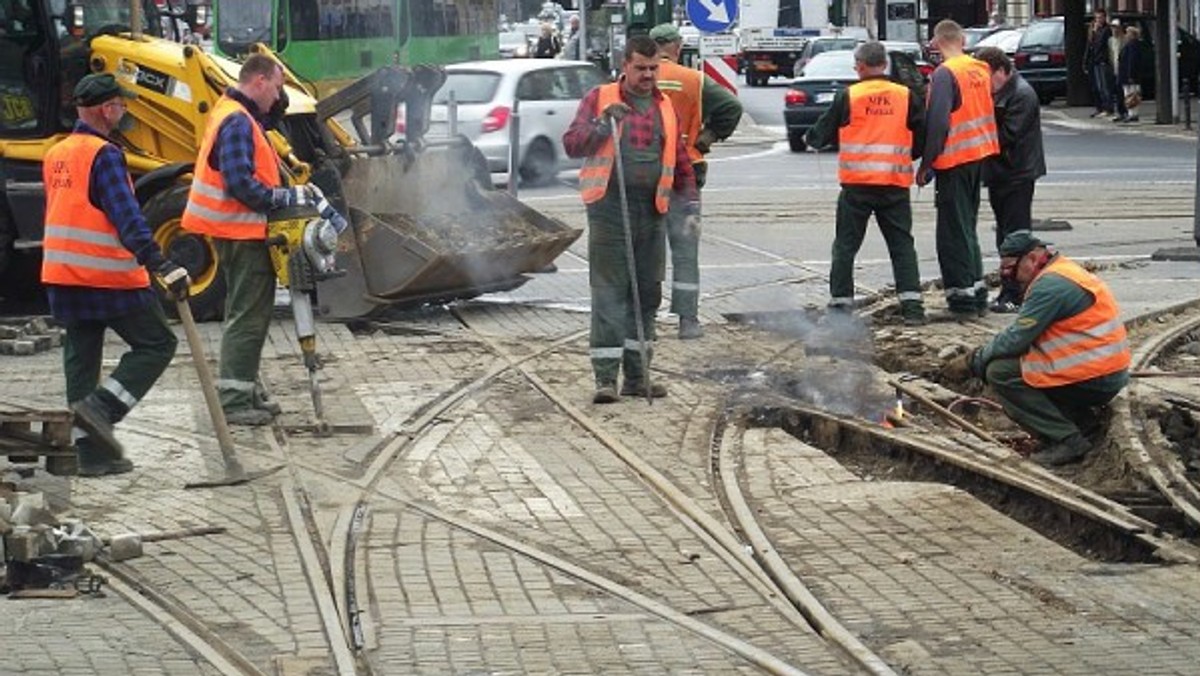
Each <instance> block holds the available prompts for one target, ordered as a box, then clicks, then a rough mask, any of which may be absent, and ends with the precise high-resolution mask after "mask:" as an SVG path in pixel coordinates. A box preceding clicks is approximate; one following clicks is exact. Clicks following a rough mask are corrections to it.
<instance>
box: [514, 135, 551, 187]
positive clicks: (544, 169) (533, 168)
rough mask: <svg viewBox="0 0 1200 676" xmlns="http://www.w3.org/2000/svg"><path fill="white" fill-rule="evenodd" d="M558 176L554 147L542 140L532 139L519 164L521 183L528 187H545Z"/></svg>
mask: <svg viewBox="0 0 1200 676" xmlns="http://www.w3.org/2000/svg"><path fill="white" fill-rule="evenodd" d="M557 175H558V161H557V160H556V159H555V158H554V146H552V145H550V142H549V141H547V140H546V139H544V138H538V139H534V141H533V143H530V144H529V150H526V151H525V159H524V161H522V162H521V182H522V183H525V184H528V185H546V184H547V183H549V182H551V181H553V180H554V177H555V176H557Z"/></svg>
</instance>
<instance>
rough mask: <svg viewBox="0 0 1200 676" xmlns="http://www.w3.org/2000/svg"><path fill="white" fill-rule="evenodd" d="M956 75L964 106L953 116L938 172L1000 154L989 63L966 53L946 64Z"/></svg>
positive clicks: (952, 112)
mask: <svg viewBox="0 0 1200 676" xmlns="http://www.w3.org/2000/svg"><path fill="white" fill-rule="evenodd" d="M942 65H943V66H945V67H946V68H948V69H949V70H950V73H951V74H952V75H953V76H954V81H955V82H956V83H957V84H958V92H959V95H960V96H961V97H962V105H961V106H959V107H958V110H954V111H951V113H950V131H949V132H948V133H947V134H946V144H945V145H944V146H943V147H942V154H941V155H938V156H937V158H936V159H934V161H933V168H934V169H951V168H953V167H957V166H959V165H963V164H967V163H968V162H974V161H976V160H982V159H983V158H985V157H990V156H992V155H995V154H997V153H999V152H1000V140H999V139H1000V137H999V136H998V135H997V133H996V118H995V111H994V109H993V107H992V74H991V71H990V70H988V66H987V64H986V63H984V62H982V61H980V60H978V59H975V58H972V57H970V56H967V55H966V54H963V55H961V56H956V57H954V58H953V59H950V60H948V61H945V62H943V63H942Z"/></svg>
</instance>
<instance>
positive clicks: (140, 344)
mask: <svg viewBox="0 0 1200 676" xmlns="http://www.w3.org/2000/svg"><path fill="white" fill-rule="evenodd" d="M133 96H134V95H133V93H132V92H130V91H128V90H126V89H123V88H122V87H121V86H120V85H119V84H118V83H117V80H116V78H115V77H113V76H112V75H110V74H107V73H106V74H95V73H93V74H91V75H86V76H84V77H83V78H82V79H81V80H80V81H79V84H78V85H76V87H75V90H74V99H73V102H74V104H75V107H76V110H77V111H78V114H79V120H78V121H77V122H76V123H75V128H74V129H73V130H72V132H71V134H70V135H69V136H67V137H66V138H65V139H63V140H62V141H60V142H59V143H58V144H56V145H55V146H54V147H53V148H51V149H50V150H49V151H48V152H47V153H46V159H45V162H44V163H43V166H42V178H43V181H44V182H45V186H46V228H45V235H44V238H43V239H42V250H43V259H42V275H41V278H42V283H43V284H44V285H45V286H46V293H47V296H48V297H49V301H50V312H51V314H53V316H54V318H55V319H57V320H58V321H59V322H61V323H62V325H63V326H64V327H65V328H66V331H65V334H64V338H63V371H64V373H65V375H66V381H67V401H68V402H70V403H71V408H72V409H73V410H74V412H75V424H76V425H77V426H78V428H77V429H76V430H73V431H72V436H73V441H74V443H75V446H76V449H77V451H78V455H79V474H80V475H81V476H102V475H106V474H121V473H124V472H128V471H130V470H132V469H133V463H132V462H131V461H130V460H129V459H128V458H126V457H125V453H124V449H123V448H122V447H121V444H120V442H119V441H117V438H116V436H115V435H114V434H113V425H115V424H116V423H118V422H120V421H121V419H123V418H124V417H125V416H126V415H127V414H128V413H129V411H130V409H132V408H133V407H134V406H135V405H137V403H138V402H139V401H141V399H142V398H143V397H145V396H146V393H147V392H149V391H150V388H151V387H152V386H153V385H154V383H155V382H156V381H157V380H158V377H159V376H160V375H162V372H163V371H164V370H166V368H167V366H168V365H169V364H170V363H171V358H172V357H174V356H175V347H176V344H177V342H178V341H177V339H176V338H175V333H174V332H172V331H171V327H169V326H168V325H167V318H166V315H165V314H164V313H163V309H162V306H161V305H160V304H159V301H158V297H157V295H156V294H155V292H154V290H153V289H151V288H150V275H149V274H148V273H147V270H149V271H150V272H153V273H154V275H155V276H156V277H158V279H159V281H160V283H162V284H163V285H164V286H165V287H166V288H167V289H168V291H169V292H170V293H172V294H174V295H176V297H180V298H182V297H186V296H187V291H188V284H189V281H188V276H187V271H185V270H184V269H183V268H182V267H180V266H178V265H176V264H175V263H173V262H171V260H170V259H168V258H166V257H165V256H163V253H162V250H161V249H160V248H159V246H158V244H157V243H156V242H155V241H154V239H153V237H152V236H151V234H150V228H149V226H148V225H147V224H146V219H145V217H143V216H142V212H141V209H140V207H139V206H138V202H137V199H136V198H135V197H134V194H133V183H132V181H131V180H130V177H129V169H128V167H127V166H126V164H125V155H124V153H123V152H122V151H121V149H120V147H118V146H117V145H116V144H115V143H113V142H112V141H111V140H110V139H109V134H111V133H112V132H113V131H114V130H116V129H118V128H121V127H122V126H123V123H124V121H125V120H126V119H127V117H126V115H127V114H126V109H125V105H126V104H125V99H126V98H132V97H133ZM108 329H112V330H113V331H115V332H116V334H117V335H118V336H120V337H121V339H122V340H124V341H125V342H126V343H127V344H128V345H129V348H130V349H129V351H128V352H126V353H125V354H123V355H121V358H120V361H118V363H117V367H116V368H115V369H113V371H112V373H111V374H110V375H109V376H108V377H107V378H105V379H104V381H103V382H101V381H100V369H101V360H102V358H103V356H104V334H105V333H106V331H107V330H108Z"/></svg>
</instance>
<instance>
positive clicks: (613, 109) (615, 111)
mask: <svg viewBox="0 0 1200 676" xmlns="http://www.w3.org/2000/svg"><path fill="white" fill-rule="evenodd" d="M628 114H629V106H627V105H625V104H624V103H621V102H620V101H617V102H616V103H610V104H608V106H607V107H605V109H604V110H602V111H600V119H601V120H603V121H604V124H605V125H606V126H607V125H608V124H609V120H616V121H617V122H620V121H621V120H623V119H625V116H626V115H628Z"/></svg>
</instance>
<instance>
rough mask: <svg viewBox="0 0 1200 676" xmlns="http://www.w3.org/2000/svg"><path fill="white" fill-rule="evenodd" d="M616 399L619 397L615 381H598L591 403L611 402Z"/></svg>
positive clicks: (614, 401)
mask: <svg viewBox="0 0 1200 676" xmlns="http://www.w3.org/2000/svg"><path fill="white" fill-rule="evenodd" d="M617 399H619V397H618V396H617V384H616V383H600V384H599V385H597V386H596V393H595V394H593V395H592V403H593V404H613V403H616V401H617Z"/></svg>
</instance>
